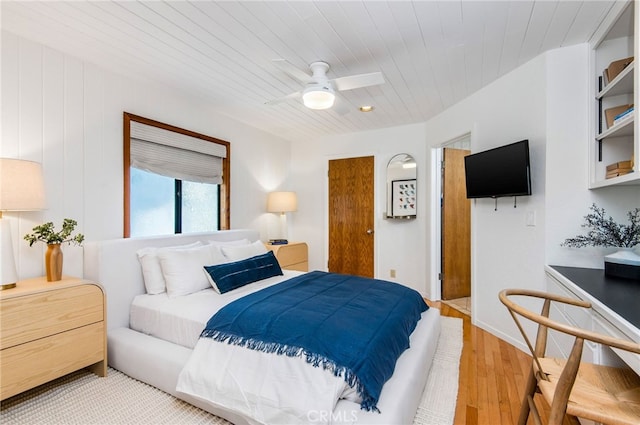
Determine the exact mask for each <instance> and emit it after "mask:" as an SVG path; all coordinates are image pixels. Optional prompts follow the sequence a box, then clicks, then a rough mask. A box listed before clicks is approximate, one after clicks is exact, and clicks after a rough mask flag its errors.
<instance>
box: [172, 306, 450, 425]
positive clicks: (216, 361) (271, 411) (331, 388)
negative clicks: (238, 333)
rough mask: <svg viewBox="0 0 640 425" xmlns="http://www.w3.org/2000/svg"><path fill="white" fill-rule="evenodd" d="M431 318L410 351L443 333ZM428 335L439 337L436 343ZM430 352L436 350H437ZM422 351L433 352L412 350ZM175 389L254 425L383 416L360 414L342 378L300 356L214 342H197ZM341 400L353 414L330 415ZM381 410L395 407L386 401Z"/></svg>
mask: <svg viewBox="0 0 640 425" xmlns="http://www.w3.org/2000/svg"><path fill="white" fill-rule="evenodd" d="M432 317H439V311H438V310H435V309H429V310H427V311H426V312H424V313H422V318H421V320H420V321H419V322H418V324H417V326H416V329H415V330H414V332H413V333H412V334H411V337H410V345H411V347H413V346H416V345H420V344H422V345H424V344H425V341H428V343H430V344H435V341H437V335H438V334H439V332H438V331H437V330H436V331H434V328H439V321H438V320H433V319H431V318H432ZM426 335H435V336H436V337H435V341H434V340H433V339H431V338H426V337H425V336H426ZM431 349H433V350H435V346H434V347H431ZM422 350H427V351H428V350H429V348H425V347H420V348H417V349H414V350H413V351H418V352H423V351H422ZM412 353H413V352H412V351H411V348H409V349H408V350H406V351H405V352H404V353H403V354H402V355H401V357H400V358H403V357H406V360H405V361H404V363H405V365H404V368H417V367H420V364H421V362H422V361H423V359H421V358H420V356H411V354H412ZM399 360H400V359H399ZM409 370H410V369H409ZM394 376H395V373H394V375H393V376H392V377H391V378H390V380H389V381H388V382H387V384H390V383H391V384H390V385H396V386H398V385H400V386H402V385H404V384H405V383H403V382H397V379H396V380H395V381H394ZM387 384H385V386H386V385H387ZM400 388H401V387H400ZM301 389H303V391H301ZM176 391H177V392H178V393H179V394H184V395H187V396H190V397H194V398H196V399H198V400H200V401H202V402H205V403H208V404H209V405H210V406H212V407H214V408H223V409H225V410H230V411H233V412H237V413H240V414H241V415H242V416H244V417H246V418H249V423H251V424H272V425H276V424H302V423H320V424H328V423H351V421H352V420H354V421H357V417H358V415H362V414H366V415H367V416H368V417H369V419H370V420H372V421H373V422H374V423H375V419H377V418H376V416H379V414H378V413H376V412H364V411H361V410H360V406H359V403H360V401H361V399H360V397H359V396H358V395H357V393H356V391H355V389H353V388H351V387H349V386H348V385H347V383H346V382H345V381H344V379H343V378H341V377H336V376H334V375H333V374H332V373H331V372H329V371H326V370H323V369H322V368H319V367H313V366H311V365H309V364H307V363H306V361H305V359H304V358H302V357H287V356H279V355H275V354H268V353H264V352H261V351H255V350H250V349H247V348H244V347H240V346H236V345H229V344H227V343H225V342H217V341H214V340H213V339H211V338H203V339H201V340H199V341H198V343H197V345H196V347H195V349H194V350H193V353H192V354H191V356H190V358H189V361H188V362H187V364H186V366H185V367H184V369H183V370H182V372H181V373H180V376H179V378H178V385H177V387H176ZM383 394H384V392H383ZM340 400H344V401H348V402H351V403H349V404H348V406H351V407H350V409H352V410H347V409H344V410H343V411H342V413H341V414H339V415H335V414H332V412H334V410H335V409H336V406H337V404H338V403H337V402H338V401H340ZM379 407H380V409H386V408H392V407H391V406H390V405H389V402H388V401H387V400H386V399H385V398H383V397H381V399H380V403H379ZM356 413H357V414H356Z"/></svg>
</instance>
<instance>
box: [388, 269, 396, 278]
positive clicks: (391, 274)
mask: <svg viewBox="0 0 640 425" xmlns="http://www.w3.org/2000/svg"><path fill="white" fill-rule="evenodd" d="M389 277H396V269H391V270H389Z"/></svg>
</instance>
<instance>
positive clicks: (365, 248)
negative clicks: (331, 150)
mask: <svg viewBox="0 0 640 425" xmlns="http://www.w3.org/2000/svg"><path fill="white" fill-rule="evenodd" d="M373 206H374V161H373V157H372V156H367V157H360V158H346V159H336V160H331V161H329V212H328V215H329V271H330V272H332V273H346V274H352V275H357V276H364V277H373V240H374V235H373V215H374V210H373Z"/></svg>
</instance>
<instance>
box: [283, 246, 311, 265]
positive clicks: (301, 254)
mask: <svg viewBox="0 0 640 425" xmlns="http://www.w3.org/2000/svg"><path fill="white" fill-rule="evenodd" d="M277 257H278V262H279V263H280V265H281V266H282V267H283V268H289V267H288V266H291V265H294V264H298V263H303V262H306V261H307V244H305V243H297V244H295V245H286V246H281V247H280V248H279V249H278V254H277Z"/></svg>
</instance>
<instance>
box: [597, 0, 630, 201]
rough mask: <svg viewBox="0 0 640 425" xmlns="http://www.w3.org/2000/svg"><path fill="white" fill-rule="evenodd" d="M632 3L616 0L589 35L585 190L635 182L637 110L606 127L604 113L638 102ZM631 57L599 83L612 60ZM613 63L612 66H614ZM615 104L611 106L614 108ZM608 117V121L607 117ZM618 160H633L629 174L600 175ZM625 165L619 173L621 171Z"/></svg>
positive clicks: (626, 161) (625, 161) (621, 161)
mask: <svg viewBox="0 0 640 425" xmlns="http://www.w3.org/2000/svg"><path fill="white" fill-rule="evenodd" d="M638 4H640V3H637V2H635V1H631V0H627V1H624V2H616V3H615V5H614V6H613V7H612V8H611V10H610V13H609V15H608V16H607V18H606V19H605V21H604V22H603V25H602V26H601V28H600V29H599V30H598V33H597V34H595V35H594V40H596V41H595V42H594V44H593V50H592V53H593V54H592V72H593V74H592V78H593V80H592V81H593V86H592V87H593V88H594V91H593V97H592V99H594V101H593V105H594V109H593V110H594V113H593V115H592V117H593V121H592V127H591V128H592V133H591V134H592V138H591V142H590V143H591V146H590V149H589V188H590V189H599V188H604V187H608V186H617V185H640V171H639V170H638V165H639V163H640V144H639V142H638V139H639V133H640V131H638V119H637V116H638V114H637V113H636V112H635V110H634V112H633V113H632V114H630V116H629V117H627V118H624V119H622V120H620V121H619V122H618V123H617V124H615V125H612V126H611V127H610V128H607V112H610V111H613V110H616V109H617V110H618V111H620V110H622V111H623V110H625V109H626V108H628V106H627V105H631V104H633V105H635V107H637V104H638V92H637V90H638V74H639V71H640V70H639V68H640V67H638V66H636V64H635V62H636V60H635V59H637V58H638V57H639V56H640V55H639V50H638V49H639V46H638V44H640V43H638V22H639V21H640V18H639V12H640V7H638ZM627 58H634V59H633V60H632V61H631V63H629V64H628V65H627V66H626V67H625V68H624V69H622V70H621V71H620V72H619V74H618V75H616V76H615V78H613V79H612V80H611V81H609V83H608V84H606V85H604V84H603V82H604V81H603V80H604V78H603V74H604V71H605V70H608V71H607V73H609V71H611V70H612V69H613V68H611V66H612V64H613V63H614V62H618V61H623V60H624V61H625V63H626V61H627V60H628V59H627ZM616 65H617V64H616ZM614 108H616V109H614ZM609 119H611V118H610V117H609ZM617 163H624V164H625V166H626V167H628V164H629V163H632V164H633V172H630V173H627V174H624V175H622V176H617V177H613V178H606V176H607V174H608V171H609V172H610V171H611V170H607V167H610V168H612V167H611V166H613V167H615V164H617ZM625 166H623V167H622V168H621V170H620V171H616V172H624V169H625Z"/></svg>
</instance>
